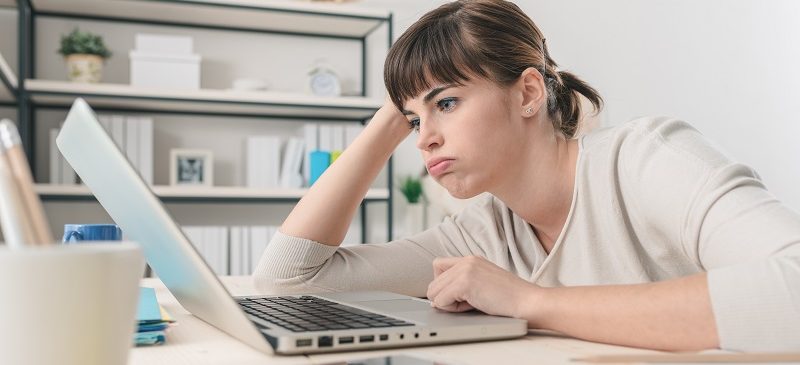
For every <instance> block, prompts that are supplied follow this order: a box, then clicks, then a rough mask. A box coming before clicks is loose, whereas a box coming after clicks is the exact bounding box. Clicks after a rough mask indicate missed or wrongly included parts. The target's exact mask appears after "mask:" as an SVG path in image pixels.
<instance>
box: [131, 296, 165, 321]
mask: <svg viewBox="0 0 800 365" xmlns="http://www.w3.org/2000/svg"><path fill="white" fill-rule="evenodd" d="M136 320H137V321H139V322H149V321H161V309H160V308H159V306H158V300H156V290H155V289H153V288H139V305H138V306H137V307H136Z"/></svg>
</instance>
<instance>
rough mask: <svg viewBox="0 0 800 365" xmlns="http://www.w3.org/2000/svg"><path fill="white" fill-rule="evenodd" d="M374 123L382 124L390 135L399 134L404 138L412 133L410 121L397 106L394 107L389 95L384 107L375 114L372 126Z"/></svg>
mask: <svg viewBox="0 0 800 365" xmlns="http://www.w3.org/2000/svg"><path fill="white" fill-rule="evenodd" d="M372 123H380V124H381V128H382V129H385V130H386V131H387V132H389V133H398V134H399V135H402V136H403V138H405V137H407V136H408V135H409V134H410V133H411V127H410V125H409V124H408V119H407V118H406V116H405V115H403V113H402V112H400V110H399V109H397V106H396V105H394V103H393V102H392V99H390V98H389V96H388V95H387V96H386V98H385V99H384V101H383V106H381V107H380V109H378V111H377V112H375V116H374V117H373V118H372V120H371V121H370V124H372Z"/></svg>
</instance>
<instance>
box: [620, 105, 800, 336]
mask: <svg viewBox="0 0 800 365" xmlns="http://www.w3.org/2000/svg"><path fill="white" fill-rule="evenodd" d="M643 130H644V132H645V133H642V134H641V135H640V136H639V137H640V142H635V144H638V145H641V146H650V147H647V148H644V147H643V148H642V149H640V150H638V151H637V152H638V153H637V154H636V156H638V157H633V158H631V161H630V162H634V161H635V163H631V164H630V165H631V166H634V167H638V168H635V169H632V171H638V172H639V173H640V175H639V176H638V178H640V179H641V180H640V183H641V185H640V186H642V187H643V188H642V189H641V192H640V196H642V197H643V203H644V204H647V206H648V207H649V209H648V216H650V217H652V218H653V220H654V221H655V222H657V224H659V225H660V230H661V231H662V232H668V233H665V234H667V235H669V237H671V238H670V239H671V240H675V241H678V242H680V243H681V244H682V247H683V249H684V251H685V253H686V255H687V257H688V258H689V259H690V260H692V261H694V262H695V263H696V264H697V265H699V266H700V267H702V269H703V270H706V271H707V273H708V274H707V278H708V287H709V295H710V299H711V305H712V310H713V312H714V317H715V322H716V326H717V331H718V335H719V340H720V347H721V348H723V349H726V350H734V351H788V350H797V349H798V348H800V214H798V213H797V212H796V211H794V210H792V209H790V208H789V207H787V206H786V205H785V204H783V203H781V202H780V201H779V200H778V199H776V197H775V196H773V195H772V194H771V193H770V192H769V191H768V190H767V189H766V187H765V186H764V184H763V183H762V182H761V180H760V179H759V177H758V175H757V174H756V173H755V171H753V170H752V169H751V168H749V167H747V166H745V165H742V164H738V163H734V162H732V161H731V160H729V159H728V158H727V157H726V156H724V155H723V154H722V153H721V152H720V151H719V150H718V149H717V148H715V147H714V146H713V145H712V143H711V142H709V141H707V140H705V139H704V138H703V137H702V135H701V134H700V133H699V132H697V131H696V130H695V129H693V128H692V127H690V126H689V125H688V124H686V123H684V122H680V121H676V120H666V121H665V120H662V121H660V122H657V123H652V124H650V125H648V126H646V127H645V128H643Z"/></svg>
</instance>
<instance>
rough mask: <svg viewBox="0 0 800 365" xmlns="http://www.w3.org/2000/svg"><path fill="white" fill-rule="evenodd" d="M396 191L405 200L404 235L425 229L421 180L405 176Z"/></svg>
mask: <svg viewBox="0 0 800 365" xmlns="http://www.w3.org/2000/svg"><path fill="white" fill-rule="evenodd" d="M398 189H400V192H401V193H402V194H403V196H404V197H405V198H406V202H408V205H407V206H406V217H405V226H406V232H405V233H406V234H414V233H417V232H421V231H422V230H424V229H425V218H426V217H425V206H424V205H423V204H422V202H421V201H420V200H421V198H422V179H421V178H418V177H413V176H406V177H405V178H403V179H401V180H400V182H399V183H398Z"/></svg>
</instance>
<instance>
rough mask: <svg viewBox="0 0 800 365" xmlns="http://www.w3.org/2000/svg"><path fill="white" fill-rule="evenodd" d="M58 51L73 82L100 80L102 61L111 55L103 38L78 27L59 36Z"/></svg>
mask: <svg viewBox="0 0 800 365" xmlns="http://www.w3.org/2000/svg"><path fill="white" fill-rule="evenodd" d="M58 53H60V54H61V55H63V56H64V59H65V60H66V61H67V75H68V77H69V80H70V81H74V82H92V83H94V82H100V77H101V76H102V74H103V61H105V60H106V59H107V58H109V57H111V51H109V50H108V48H106V46H105V44H104V43H103V38H101V37H100V36H98V35H94V34H92V33H89V32H81V31H80V30H79V29H78V28H75V29H74V30H73V31H72V32H70V33H69V34H67V35H62V36H61V48H59V50H58Z"/></svg>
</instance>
